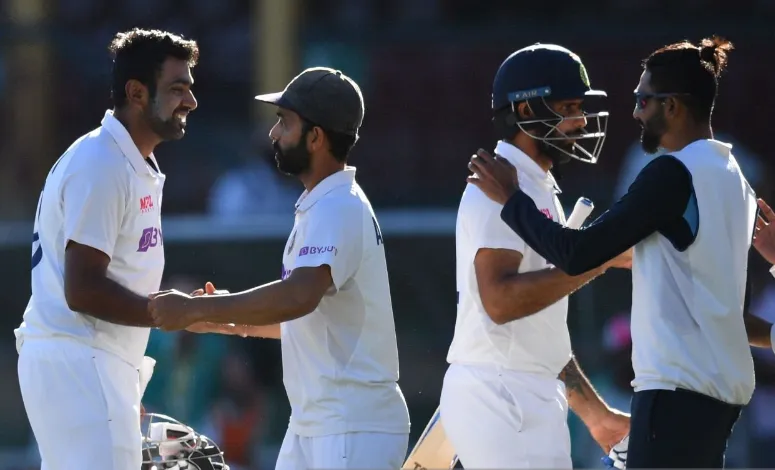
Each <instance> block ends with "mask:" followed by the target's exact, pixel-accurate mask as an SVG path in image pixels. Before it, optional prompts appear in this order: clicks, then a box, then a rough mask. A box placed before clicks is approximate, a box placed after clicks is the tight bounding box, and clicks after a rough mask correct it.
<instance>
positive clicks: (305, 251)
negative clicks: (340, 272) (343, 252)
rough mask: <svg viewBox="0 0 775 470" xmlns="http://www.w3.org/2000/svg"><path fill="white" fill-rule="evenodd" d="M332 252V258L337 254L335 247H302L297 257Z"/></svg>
mask: <svg viewBox="0 0 775 470" xmlns="http://www.w3.org/2000/svg"><path fill="white" fill-rule="evenodd" d="M330 252H333V253H334V256H336V254H337V249H336V247H335V246H333V245H330V246H303V247H301V249H299V256H306V255H319V254H323V253H330Z"/></svg>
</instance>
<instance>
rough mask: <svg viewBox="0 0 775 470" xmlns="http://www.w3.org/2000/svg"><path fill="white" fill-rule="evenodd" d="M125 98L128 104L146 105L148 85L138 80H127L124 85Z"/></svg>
mask: <svg viewBox="0 0 775 470" xmlns="http://www.w3.org/2000/svg"><path fill="white" fill-rule="evenodd" d="M124 92H125V93H126V100H127V102H128V103H130V104H135V105H138V106H146V105H147V104H148V101H149V93H148V87H146V86H145V85H143V84H142V83H140V81H139V80H134V79H132V80H127V82H126V85H124Z"/></svg>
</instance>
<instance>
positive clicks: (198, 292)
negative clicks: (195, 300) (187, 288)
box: [189, 289, 205, 297]
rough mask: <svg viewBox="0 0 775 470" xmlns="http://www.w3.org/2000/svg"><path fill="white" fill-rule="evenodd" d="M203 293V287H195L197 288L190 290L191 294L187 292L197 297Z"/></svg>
mask: <svg viewBox="0 0 775 470" xmlns="http://www.w3.org/2000/svg"><path fill="white" fill-rule="evenodd" d="M204 294H205V291H204V289H197V290H195V291H194V292H192V293H191V294H189V295H190V296H191V297H199V296H200V295H204Z"/></svg>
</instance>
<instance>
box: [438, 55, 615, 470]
mask: <svg viewBox="0 0 775 470" xmlns="http://www.w3.org/2000/svg"><path fill="white" fill-rule="evenodd" d="M604 96H605V93H604V92H601V91H596V90H592V89H591V88H590V84H589V79H588V76H587V72H586V70H585V69H584V66H583V64H582V62H581V60H580V58H579V57H578V56H577V55H576V54H574V53H572V52H571V51H569V50H567V49H565V48H563V47H560V46H556V45H549V44H546V45H544V44H536V45H533V46H530V47H527V48H524V49H520V50H518V51H516V52H515V53H513V54H512V55H511V56H509V57H508V58H507V59H506V60H505V61H504V62H503V63H502V64H501V66H500V68H499V69H498V72H497V74H496V76H495V81H494V84H493V91H492V109H493V113H494V118H493V122H494V124H495V127H496V130H497V131H498V133H499V135H500V136H501V138H502V140H501V141H500V142H498V144H497V147H496V152H497V153H498V154H499V155H501V156H502V157H503V158H505V159H506V160H508V161H509V162H511V163H512V164H513V165H514V166H516V167H517V168H520V170H521V172H520V184H522V185H523V187H524V188H525V191H526V192H527V194H528V195H529V196H528V197H529V198H530V199H531V201H534V204H535V205H536V206H538V207H540V210H541V213H542V216H543V217H544V218H546V219H547V220H555V221H557V222H558V223H560V224H564V223H565V214H564V212H563V208H562V206H561V205H560V202H559V199H558V197H557V193H559V189H558V187H557V183H556V181H555V180H554V178H553V176H552V173H551V172H550V170H552V169H556V167H557V166H558V165H561V164H563V163H566V162H568V161H569V160H570V158H577V159H579V160H582V161H586V162H589V163H594V162H595V161H596V160H597V157H598V155H599V153H600V150H601V149H602V141H603V138H604V137H605V122H604V121H605V119H607V113H605V112H601V113H592V114H587V115H586V117H585V114H584V110H585V107H586V106H587V105H589V103H588V101H589V100H592V99H595V98H597V99H601V98H603V97H604ZM588 122H589V123H591V122H594V123H595V124H597V126H596V127H595V128H594V129H593V130H592V131H591V132H590V131H587V129H586V126H587V124H588ZM585 144H591V145H589V146H590V147H591V148H592V151H591V152H590V151H589V150H587V149H585V148H584V145H585ZM456 246H457V287H458V313H457V322H456V325H455V335H454V339H453V341H452V345H451V347H450V349H449V354H448V356H447V360H448V362H449V363H450V366H449V368H448V370H447V373H446V375H445V377H444V385H443V388H442V393H441V404H440V408H441V420H442V423H443V425H444V429H445V431H446V434H447V437H448V439H449V440H450V442H451V443H452V446H453V447H454V448H455V450H456V451H457V454H458V457H459V458H460V462H461V463H462V465H463V466H464V467H465V468H474V469H485V468H572V466H573V465H572V462H571V455H570V434H569V430H568V425H567V413H568V406H570V408H572V409H573V410H574V412H575V413H577V414H578V416H579V417H580V418H581V419H582V420H583V421H584V423H586V425H587V427H588V428H589V430H590V432H591V434H592V436H593V437H594V438H595V440H596V441H597V442H598V443H599V444H600V445H601V447H602V448H603V450H604V451H605V452H606V453H608V451H609V450H610V448H611V446H613V445H614V444H616V443H617V442H618V441H619V440H621V439H622V438H623V437H624V436H625V435H626V434H627V432H628V430H629V417H628V416H627V415H625V414H623V413H620V412H618V411H615V410H612V409H610V408H609V407H608V406H607V405H606V403H605V402H604V401H603V400H602V399H601V398H600V397H599V396H598V394H597V393H596V392H595V390H594V389H593V388H592V386H591V385H590V383H589V381H588V380H587V378H586V377H585V376H584V374H583V373H582V372H581V370H580V369H579V367H578V364H577V363H576V360H575V359H574V357H573V353H572V351H571V342H570V336H569V332H568V324H567V313H568V298H567V296H568V295H570V294H571V293H573V292H574V291H576V290H577V289H579V288H580V287H582V286H583V285H585V284H586V283H588V282H589V281H591V280H592V279H594V278H595V277H597V276H599V275H601V274H603V272H604V271H606V269H608V268H609V267H627V266H628V265H629V259H628V254H626V253H625V254H624V255H622V257H620V258H618V259H615V260H612V261H611V262H609V263H607V264H605V265H603V266H600V267H597V268H595V269H591V270H589V271H587V272H584V273H579V275H577V276H569V275H567V274H565V273H563V272H562V271H561V270H559V269H556V268H555V267H553V266H551V264H550V263H549V262H548V261H547V260H546V259H544V257H543V256H541V254H540V253H537V252H536V251H534V250H532V249H531V248H530V247H529V246H528V245H527V244H525V242H524V241H523V240H522V239H521V238H520V237H519V236H517V235H516V234H515V233H514V232H513V231H512V230H511V229H510V228H509V227H508V226H507V225H506V224H504V223H503V222H502V221H501V220H500V206H499V205H498V204H496V203H494V202H493V201H491V200H489V199H488V198H487V196H486V195H485V194H484V193H483V192H482V191H480V190H479V189H478V188H477V187H476V186H474V185H468V186H467V187H466V189H465V191H464V193H463V196H462V200H461V202H460V207H459V210H458V219H457V229H456Z"/></svg>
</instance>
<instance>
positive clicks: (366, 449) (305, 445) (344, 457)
mask: <svg viewBox="0 0 775 470" xmlns="http://www.w3.org/2000/svg"><path fill="white" fill-rule="evenodd" d="M408 447H409V434H388V433H378V432H353V433H346V434H332V435H330V436H319V437H304V436H299V435H298V434H294V433H293V432H291V430H290V429H289V430H288V431H287V432H286V433H285V438H284V439H283V444H282V446H281V447H280V454H279V455H278V456H277V464H276V465H275V470H309V469H314V470H326V469H328V470H339V469H342V470H344V469H359V470H360V469H364V470H371V469H374V470H377V469H382V470H397V469H400V468H401V466H402V465H403V464H404V460H405V459H406V454H407V451H408Z"/></svg>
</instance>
